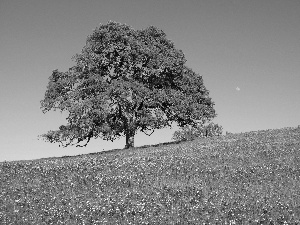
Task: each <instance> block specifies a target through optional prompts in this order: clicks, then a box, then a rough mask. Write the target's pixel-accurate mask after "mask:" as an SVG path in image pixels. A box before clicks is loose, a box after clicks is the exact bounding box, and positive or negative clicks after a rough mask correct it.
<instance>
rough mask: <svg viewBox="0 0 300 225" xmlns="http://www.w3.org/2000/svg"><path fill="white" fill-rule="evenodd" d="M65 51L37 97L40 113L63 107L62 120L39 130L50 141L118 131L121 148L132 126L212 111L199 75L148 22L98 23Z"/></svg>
mask: <svg viewBox="0 0 300 225" xmlns="http://www.w3.org/2000/svg"><path fill="white" fill-rule="evenodd" d="M73 59H74V61H75V66H73V67H71V68H70V69H69V70H68V71H66V72H59V71H58V70H54V71H53V72H52V75H51V76H50V77H49V83H48V86H47V90H46V93H45V97H44V99H43V100H42V101H41V109H42V110H43V112H44V113H45V112H47V111H50V110H56V109H58V110H60V111H66V112H68V117H67V118H66V120H67V125H62V126H60V127H59V129H58V130H56V131H48V133H46V134H43V135H41V137H42V138H44V139H45V140H46V141H49V142H51V143H52V142H59V143H61V144H62V146H64V147H65V146H68V145H70V144H71V145H76V146H86V145H87V143H88V142H89V141H90V139H91V138H98V137H100V138H102V139H104V140H111V141H114V140H115V139H116V138H119V137H121V136H125V137H126V145H125V148H129V147H133V146H134V135H135V134H136V132H137V131H138V130H140V131H142V132H144V133H145V134H147V135H151V134H152V133H153V131H154V130H155V129H160V128H164V127H166V126H171V124H172V122H177V124H178V125H179V126H181V127H183V126H185V125H187V124H190V125H196V124H197V123H198V122H203V121H208V120H211V119H212V118H214V117H215V116H216V114H215V110H214V108H213V106H214V103H213V102H212V100H211V98H210V97H209V92H208V90H207V89H206V88H205V86H204V84H203V79H202V77H201V76H200V75H198V74H196V73H194V72H193V71H192V70H191V69H190V68H188V67H187V66H186V65H185V63H186V60H185V57H184V54H183V52H182V51H181V50H177V49H176V48H175V46H174V44H173V42H171V41H170V40H168V39H167V38H166V34H165V33H164V32H163V31H162V30H160V29H158V28H156V27H154V26H150V27H148V28H146V29H142V30H134V29H133V28H131V27H130V26H128V25H124V24H120V23H116V22H112V21H110V22H108V23H107V24H106V25H100V26H99V27H98V28H96V29H95V30H94V32H93V33H92V34H91V35H90V36H88V38H87V41H86V45H85V46H84V47H83V49H82V52H81V53H80V54H77V55H75V56H74V57H73ZM82 142H83V143H84V142H85V144H83V145H80V143H82Z"/></svg>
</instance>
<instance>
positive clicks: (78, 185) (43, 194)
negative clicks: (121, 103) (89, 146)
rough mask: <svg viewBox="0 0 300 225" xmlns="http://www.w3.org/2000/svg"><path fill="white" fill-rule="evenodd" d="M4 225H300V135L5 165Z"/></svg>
mask: <svg viewBox="0 0 300 225" xmlns="http://www.w3.org/2000/svg"><path fill="white" fill-rule="evenodd" d="M99 149H101V146H99ZM0 224H39V225H42V224H300V128H299V127H298V128H283V129H278V130H265V131H256V132H248V133H241V134H230V135H226V136H219V137H213V138H207V139H197V140H194V141H188V142H181V143H168V144H161V145H157V146H147V147H139V148H132V149H128V150H113V151H110V152H100V153H94V154H87V155H79V156H72V157H62V158H48V159H39V160H32V161H15V162H1V163H0Z"/></svg>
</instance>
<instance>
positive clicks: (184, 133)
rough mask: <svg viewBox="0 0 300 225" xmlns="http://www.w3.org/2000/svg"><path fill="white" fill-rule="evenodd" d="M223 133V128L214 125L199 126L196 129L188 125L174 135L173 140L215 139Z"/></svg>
mask: <svg viewBox="0 0 300 225" xmlns="http://www.w3.org/2000/svg"><path fill="white" fill-rule="evenodd" d="M222 133H223V128H222V126H220V125H218V124H214V123H209V124H207V125H204V124H198V125H197V126H196V127H193V126H190V125H186V126H184V127H183V128H181V129H180V130H178V131H175V132H174V134H173V138H172V139H173V140H175V141H191V140H194V139H196V138H198V137H213V136H220V135H222Z"/></svg>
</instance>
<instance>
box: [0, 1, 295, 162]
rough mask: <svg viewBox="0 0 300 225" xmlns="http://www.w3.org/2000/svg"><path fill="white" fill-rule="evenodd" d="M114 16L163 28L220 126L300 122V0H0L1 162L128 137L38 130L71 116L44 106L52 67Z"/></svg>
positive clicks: (166, 132)
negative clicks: (72, 143)
mask: <svg viewBox="0 0 300 225" xmlns="http://www.w3.org/2000/svg"><path fill="white" fill-rule="evenodd" d="M109 20H112V21H116V22H120V23H123V24H127V25H130V26H132V27H133V28H134V29H143V28H146V27H148V26H150V25H153V26H156V27H158V28H160V29H162V30H164V32H165V33H166V34H167V38H168V39H170V40H172V41H173V42H174V44H175V46H176V48H177V49H181V50H182V51H183V53H184V54H185V57H186V59H187V66H188V67H190V68H192V69H193V71H195V72H196V73H198V74H200V75H201V76H202V77H203V80H204V85H205V86H206V88H207V89H208V90H209V91H210V97H211V98H212V100H213V101H214V102H215V110H216V112H217V114H218V115H217V117H216V118H215V119H214V120H213V122H215V123H218V124H219V125H221V126H222V127H223V130H224V132H225V131H228V132H232V133H240V132H248V131H257V130H267V129H280V128H284V127H296V126H298V125H300V101H299V96H300V88H299V84H300V1H299V0H85V1H79V0H51V1H49V0H0V78H1V82H0V162H2V161H5V160H6V161H15V160H32V159H39V158H47V157H60V156H65V155H78V154H87V153H92V152H99V151H103V150H109V149H116V148H123V147H124V146H125V138H122V139H120V140H117V141H115V142H110V141H103V140H101V139H96V140H92V141H91V142H90V143H89V145H88V146H87V147H86V148H76V147H67V148H61V147H59V146H58V144H55V143H54V144H51V143H48V142H44V141H43V140H38V138H37V136H38V135H41V134H44V133H46V132H47V131H49V130H56V129H58V127H59V126H60V125H62V124H66V120H65V118H66V116H67V114H66V113H60V112H59V111H56V112H48V113H46V114H43V113H42V111H41V109H40V101H41V100H42V99H43V98H44V94H45V91H46V87H47V84H48V78H49V76H50V75H51V73H52V71H53V70H55V69H58V70H59V71H67V70H68V69H69V68H70V67H72V66H73V65H75V63H74V61H72V59H71V57H72V56H73V55H75V54H76V53H80V51H81V49H82V48H83V46H84V45H85V41H86V38H87V36H88V35H90V34H91V33H92V32H93V29H95V28H96V27H98V26H99V25H100V24H106V23H107V22H108V21H109ZM177 129H178V128H177V127H176V125H175V126H174V127H173V128H172V129H170V128H166V129H162V130H157V131H155V132H154V133H153V135H151V136H150V137H148V136H146V135H143V134H141V133H138V134H137V135H136V136H135V145H136V146H142V145H149V144H157V143H161V142H169V141H172V140H171V138H172V135H173V133H174V131H175V130H177Z"/></svg>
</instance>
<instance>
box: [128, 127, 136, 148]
mask: <svg viewBox="0 0 300 225" xmlns="http://www.w3.org/2000/svg"><path fill="white" fill-rule="evenodd" d="M135 129H136V127H135V124H133V123H132V124H126V127H125V135H126V145H125V149H127V148H133V147H134V135H135Z"/></svg>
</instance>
